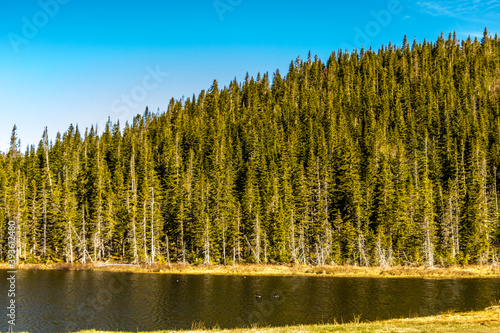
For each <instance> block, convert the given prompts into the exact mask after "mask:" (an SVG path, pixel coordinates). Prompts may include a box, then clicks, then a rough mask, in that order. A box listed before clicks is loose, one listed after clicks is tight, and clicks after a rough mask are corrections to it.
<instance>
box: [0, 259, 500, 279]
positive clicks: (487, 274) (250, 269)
mask: <svg viewBox="0 0 500 333" xmlns="http://www.w3.org/2000/svg"><path fill="white" fill-rule="evenodd" d="M0 269H9V268H8V264H6V263H0ZM17 269H18V270H65V271H68V270H90V271H110V272H131V273H157V274H210V275H249V276H330V277H373V278H375V277H382V278H389V277H390V278H393V277H394V278H396V277H397V278H430V279H449V278H500V266H493V265H467V266H458V265H457V266H448V267H439V266H434V267H426V266H392V267H386V268H382V267H370V266H368V267H365V266H347V265H323V266H309V265H290V264H288V265H283V264H282V265H272V264H241V265H225V266H224V265H191V264H178V263H173V264H170V265H168V264H152V265H148V264H124V263H118V262H117V263H106V262H96V263H87V264H78V263H76V264H70V263H50V264H25V263H21V264H19V265H17Z"/></svg>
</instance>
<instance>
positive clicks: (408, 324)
mask: <svg viewBox="0 0 500 333" xmlns="http://www.w3.org/2000/svg"><path fill="white" fill-rule="evenodd" d="M162 332H196V333H200V332H227V333H243V332H265V333H275V332H285V333H287V332H372V333H385V332H447V333H451V332H453V333H459V332H468V333H483V332H500V306H498V305H496V306H492V307H490V308H488V309H485V310H483V311H475V312H463V313H453V312H448V313H443V314H440V315H436V316H429V317H421V318H403V319H390V320H383V321H376V322H365V323H363V322H359V319H358V320H356V318H355V319H354V321H353V322H351V323H346V324H338V323H335V324H324V325H296V326H286V327H250V328H240V329H229V330H221V329H219V328H212V329H206V328H204V326H203V323H195V324H194V325H193V327H192V328H191V330H189V331H156V332H150V333H162ZM80 333H109V332H104V331H94V330H92V331H81V332H80ZM115 333H117V332H115Z"/></svg>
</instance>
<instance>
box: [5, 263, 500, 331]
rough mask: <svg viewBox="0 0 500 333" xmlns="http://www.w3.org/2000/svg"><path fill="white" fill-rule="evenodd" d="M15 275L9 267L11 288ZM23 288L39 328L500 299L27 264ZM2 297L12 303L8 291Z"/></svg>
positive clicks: (419, 311) (26, 324)
mask: <svg viewBox="0 0 500 333" xmlns="http://www.w3.org/2000/svg"><path fill="white" fill-rule="evenodd" d="M6 277H7V273H6V272H5V271H0V281H1V282H0V288H2V289H3V290H7V283H6V282H7V280H6ZM17 287H18V294H17V299H16V300H17V304H18V305H19V307H18V314H19V317H18V322H17V325H16V330H18V331H33V332H59V331H66V332H67V331H76V330H81V329H92V328H94V329H101V330H125V331H136V330H143V331H149V330H159V329H189V328H191V326H192V325H193V323H198V324H203V325H204V326H206V327H212V326H215V325H218V326H219V327H221V328H231V327H244V326H250V325H271V326H281V325H292V324H312V323H321V322H333V321H335V320H336V321H337V322H342V321H343V322H347V321H351V320H352V319H353V317H354V316H357V315H361V320H375V319H386V318H397V317H403V316H405V317H406V316H408V315H430V314H435V313H439V312H442V311H445V310H449V309H453V310H457V311H465V310H473V309H482V308H484V307H487V306H489V305H490V302H492V301H494V300H497V299H499V298H500V281H499V280H498V279H462V280H461V279H450V280H430V279H400V278H393V279H385V278H332V277H261V276H258V277H251V276H247V277H243V276H210V275H166V274H133V273H111V272H92V271H19V272H18V275H17ZM255 294H259V295H261V296H262V297H261V298H258V299H257V298H256V297H255ZM275 294H277V295H279V298H276V297H273V295H275ZM0 302H1V304H4V305H5V304H6V302H7V295H6V293H4V292H1V293H0ZM5 306H6V305H5ZM5 325H6V321H3V322H1V323H0V329H1V330H2V331H5V330H6V329H7V327H6V326H5Z"/></svg>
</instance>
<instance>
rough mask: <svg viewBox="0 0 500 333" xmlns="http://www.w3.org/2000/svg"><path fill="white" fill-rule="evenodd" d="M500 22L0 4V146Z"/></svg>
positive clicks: (478, 15)
mask: <svg viewBox="0 0 500 333" xmlns="http://www.w3.org/2000/svg"><path fill="white" fill-rule="evenodd" d="M499 22H500V0H489V1H477V0H471V1H465V0H459V1H410V0H384V1H374V0H360V1H359V0H358V1H355V2H345V1H339V0H329V1H316V0H309V1H299V0H287V1H272V0H267V1H264V0H215V1H214V0H200V1H189V0H184V1H180V0H177V1H169V0H158V1H154V0H150V1H148V0H145V1H135V0H134V1H123V0H122V1H117V0H107V1H95V0H85V1H84V0H41V1H29V0H25V1H21V0H3V1H2V10H1V11H0V64H1V65H0V66H1V67H0V68H1V69H0V119H1V120H0V150H2V151H5V150H6V149H8V144H9V139H10V135H11V130H12V127H13V125H14V124H16V125H17V127H18V135H19V137H20V139H21V149H22V150H23V151H24V149H25V148H26V146H27V145H30V144H35V145H36V144H38V141H39V140H40V138H41V135H42V132H43V129H44V127H45V126H47V127H48V131H49V136H50V137H51V138H52V139H53V138H55V134H56V133H57V132H61V133H63V132H64V131H66V130H67V128H68V127H69V125H70V124H74V125H77V124H78V126H79V127H80V130H81V131H82V132H84V131H85V128H87V127H90V126H91V125H92V124H94V125H96V124H97V125H98V126H100V127H102V124H104V122H105V121H106V119H107V118H108V117H111V119H112V120H113V121H116V120H117V119H120V121H121V122H122V124H124V123H125V121H126V120H130V119H132V118H133V116H134V115H136V114H137V113H140V114H142V113H143V112H144V109H145V107H146V106H149V108H150V110H153V111H156V110H157V109H158V108H159V109H160V110H161V111H164V110H165V108H166V106H167V104H168V102H169V100H170V98H172V97H174V98H175V99H180V98H181V97H182V96H186V97H190V96H192V95H193V93H195V94H196V95H198V93H199V92H200V91H201V90H202V89H208V88H209V87H210V85H211V83H212V81H213V80H214V79H216V80H217V81H218V82H219V87H223V86H225V85H227V84H228V83H229V82H230V81H231V80H232V79H234V78H235V77H236V79H237V80H238V81H242V80H243V79H244V77H245V74H246V73H247V72H248V73H249V74H250V75H251V76H256V75H257V73H258V72H261V73H264V72H266V71H267V72H269V73H270V74H272V73H274V72H275V71H276V69H279V70H280V71H281V73H286V71H287V68H288V65H289V63H290V61H291V60H294V59H295V58H296V57H297V56H301V57H302V58H306V57H307V54H308V51H309V50H310V51H311V53H312V54H313V55H318V56H319V57H320V58H321V59H323V60H324V61H326V60H327V58H328V56H329V55H330V53H331V52H332V51H334V50H338V49H339V48H342V49H346V48H347V49H349V50H350V49H352V48H360V47H361V45H364V47H369V46H372V47H373V48H375V49H377V48H378V47H380V46H381V45H382V44H387V43H388V42H389V41H392V43H393V44H401V42H402V39H403V36H404V34H407V36H408V39H409V40H410V41H412V40H413V39H414V38H416V39H417V40H418V41H422V40H423V39H424V38H425V39H427V40H435V39H436V38H437V36H438V35H439V34H440V33H441V31H443V32H444V33H445V34H446V35H447V34H448V32H453V31H456V33H457V36H458V38H459V39H465V38H467V36H469V35H471V36H472V37H475V36H481V35H482V32H483V29H484V27H485V26H486V27H488V29H489V31H490V32H491V33H492V34H495V33H497V32H499V33H500V23H499Z"/></svg>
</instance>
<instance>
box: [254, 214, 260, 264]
mask: <svg viewBox="0 0 500 333" xmlns="http://www.w3.org/2000/svg"><path fill="white" fill-rule="evenodd" d="M255 252H256V256H257V257H256V258H255V260H256V262H257V263H258V264H260V225H259V213H258V212H257V215H256V217H255Z"/></svg>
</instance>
